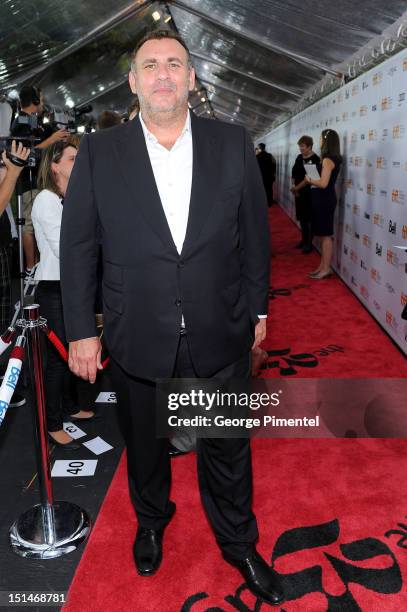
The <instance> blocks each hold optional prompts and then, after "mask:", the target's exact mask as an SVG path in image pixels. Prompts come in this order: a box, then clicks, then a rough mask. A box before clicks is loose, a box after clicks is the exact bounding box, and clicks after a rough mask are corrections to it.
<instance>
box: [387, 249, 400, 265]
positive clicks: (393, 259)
mask: <svg viewBox="0 0 407 612" xmlns="http://www.w3.org/2000/svg"><path fill="white" fill-rule="evenodd" d="M386 261H387V263H389V264H391V265H392V266H395V267H396V268H397V267H398V265H399V258H398V255H397V253H395V252H394V251H392V250H391V249H387V252H386Z"/></svg>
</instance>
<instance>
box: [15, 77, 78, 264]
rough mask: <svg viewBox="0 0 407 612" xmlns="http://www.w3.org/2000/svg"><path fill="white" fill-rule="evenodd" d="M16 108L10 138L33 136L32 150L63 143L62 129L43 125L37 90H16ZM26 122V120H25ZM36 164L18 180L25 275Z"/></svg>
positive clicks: (30, 256) (32, 251) (32, 258)
mask: <svg viewBox="0 0 407 612" xmlns="http://www.w3.org/2000/svg"><path fill="white" fill-rule="evenodd" d="M20 107H21V110H20V112H19V113H18V117H16V119H15V120H14V121H13V123H12V126H11V135H12V136H16V137H17V138H29V137H34V138H35V139H36V143H35V148H36V149H39V150H41V149H46V148H47V147H49V146H50V145H51V144H54V143H55V142H57V141H58V140H66V139H67V138H68V137H69V132H68V131H67V130H65V129H60V130H57V131H54V130H53V129H52V127H51V125H49V124H43V122H42V117H43V114H44V96H43V93H42V91H41V89H40V88H39V87H34V86H30V85H25V86H24V87H22V89H21V91H20ZM35 116H36V117H37V127H34V128H33V127H31V124H30V119H34V120H35ZM25 120H26V121H25ZM38 165H39V160H38V162H37V164H36V165H35V166H34V167H30V166H29V167H26V168H24V170H23V172H22V175H21V180H22V184H23V216H24V219H25V225H24V227H23V244H24V254H25V259H26V274H27V275H29V274H30V273H31V270H32V268H33V266H34V265H35V263H36V243H35V237H34V229H33V226H32V222H31V209H32V205H33V201H34V198H35V196H36V195H37V193H38V190H37V172H38Z"/></svg>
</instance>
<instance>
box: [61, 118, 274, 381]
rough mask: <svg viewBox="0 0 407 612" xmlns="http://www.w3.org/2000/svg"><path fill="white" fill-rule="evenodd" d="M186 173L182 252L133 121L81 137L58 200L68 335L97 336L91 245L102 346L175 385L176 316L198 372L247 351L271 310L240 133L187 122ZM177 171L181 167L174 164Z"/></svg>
mask: <svg viewBox="0 0 407 612" xmlns="http://www.w3.org/2000/svg"><path fill="white" fill-rule="evenodd" d="M191 130H192V139H193V175H192V189H191V200H190V209H189V218H188V226H187V232H186V237H185V242H184V246H183V249H182V252H181V254H180V255H179V254H178V252H177V249H176V247H175V244H174V242H173V239H172V236H171V232H170V229H169V227H168V224H167V220H166V217H165V214H164V211H163V208H162V205H161V201H160V197H159V193H158V190H157V186H156V183H155V179H154V174H153V171H152V167H151V164H150V159H149V156H148V152H147V147H146V143H145V139H144V134H143V131H142V127H141V124H140V121H139V120H138V119H137V118H136V119H134V120H133V121H129V122H128V123H126V124H124V125H120V126H117V127H114V128H111V129H108V130H103V131H100V132H95V133H94V134H91V135H89V136H85V137H84V138H83V142H82V144H81V147H80V151H79V153H78V155H77V158H76V162H75V166H74V169H73V172H72V176H71V179H70V182H69V188H68V192H67V195H66V198H65V201H64V211H63V218H62V229H61V247H60V258H61V284H62V296H63V308H64V318H65V326H66V333H67V338H68V339H69V340H71V341H72V340H78V339H81V338H88V337H91V336H95V335H97V334H96V328H95V317H94V298H95V291H96V268H97V258H98V244H99V242H100V243H101V245H102V252H103V306H104V329H105V339H106V342H107V346H108V349H109V352H110V354H111V355H112V357H113V358H114V359H115V360H116V361H117V362H118V363H119V364H120V365H121V366H122V368H123V369H124V370H125V371H127V372H128V373H129V374H131V375H134V376H138V377H141V378H147V379H152V380H154V379H156V378H161V377H171V375H172V373H173V367H174V362H175V356H176V352H177V346H178V341H179V330H180V323H181V315H182V314H183V315H184V318H185V323H186V327H187V329H188V339H189V345H190V350H191V357H192V360H193V363H194V366H195V368H196V370H197V372H198V374H199V375H200V376H210V375H212V374H213V373H214V372H216V371H217V370H219V369H221V368H223V367H225V366H226V365H228V364H229V363H232V362H233V361H236V360H237V359H239V357H241V356H242V355H243V354H244V353H245V352H246V351H249V350H250V347H251V344H252V341H253V328H254V323H255V322H256V321H257V315H258V314H266V313H267V303H268V286H269V256H270V255H269V229H268V223H267V204H266V198H265V193H264V188H263V185H262V181H261V177H260V173H259V169H258V165H257V162H256V158H255V155H254V153H253V147H252V143H251V142H250V139H249V138H248V136H247V133H246V131H245V130H244V129H243V128H240V127H237V126H231V125H228V124H225V123H221V122H218V121H214V120H208V119H200V118H197V117H196V116H195V115H193V114H192V116H191ZM179 172H180V174H181V175H182V172H183V169H182V168H179Z"/></svg>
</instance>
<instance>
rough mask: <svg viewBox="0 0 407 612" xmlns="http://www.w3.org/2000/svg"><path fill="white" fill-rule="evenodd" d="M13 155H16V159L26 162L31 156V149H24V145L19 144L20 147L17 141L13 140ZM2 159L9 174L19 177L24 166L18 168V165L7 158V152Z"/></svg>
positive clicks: (4, 152)
mask: <svg viewBox="0 0 407 612" xmlns="http://www.w3.org/2000/svg"><path fill="white" fill-rule="evenodd" d="M10 152H11V154H12V155H14V157H18V158H19V159H21V160H23V161H25V160H26V159H27V157H28V156H29V154H30V149H29V148H28V147H23V145H22V143H21V142H19V143H18V146H17V144H16V141H15V140H13V141H12V143H11V151H10ZM1 158H2V160H3V162H4V165H5V166H6V168H7V172H8V173H10V174H11V175H13V176H14V177H18V176H19V175H20V173H21V171H22V169H23V167H22V166H16V164H13V162H12V161H10V160H9V158H8V157H7V153H6V151H3V153H2V155H1Z"/></svg>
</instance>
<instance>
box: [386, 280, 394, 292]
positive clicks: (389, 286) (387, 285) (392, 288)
mask: <svg viewBox="0 0 407 612" xmlns="http://www.w3.org/2000/svg"><path fill="white" fill-rule="evenodd" d="M386 289H387V291H388V292H389V293H392V294H393V293H395V289H394V287H393V285H391V284H390V283H389V282H387V283H386Z"/></svg>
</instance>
